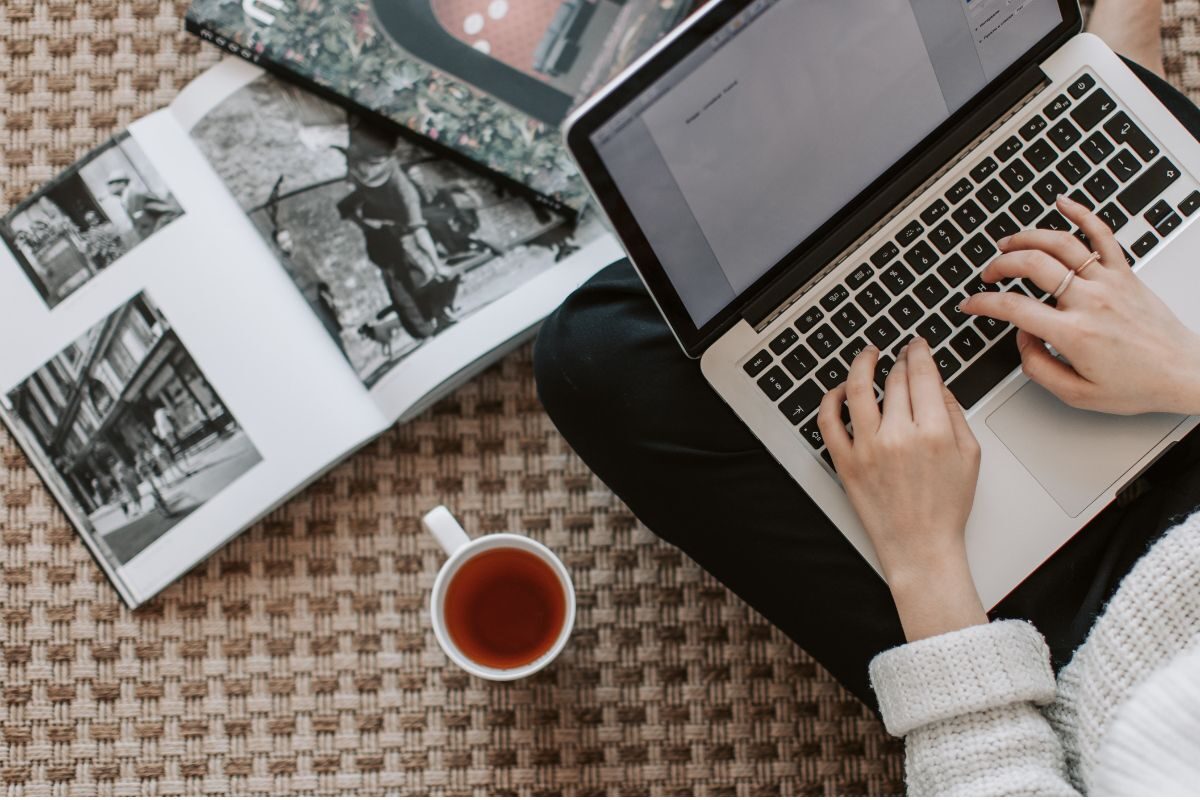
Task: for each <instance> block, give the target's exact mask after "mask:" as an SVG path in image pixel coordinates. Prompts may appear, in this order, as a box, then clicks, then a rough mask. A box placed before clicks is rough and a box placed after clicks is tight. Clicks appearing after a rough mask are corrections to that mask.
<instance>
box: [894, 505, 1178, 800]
mask: <svg viewBox="0 0 1200 800" xmlns="http://www.w3.org/2000/svg"><path fill="white" fill-rule="evenodd" d="M871 681H872V683H873V684H874V686H875V693H876V695H877V696H878V698H879V704H880V711H881V713H882V715H883V720H884V724H885V725H886V726H887V729H888V731H889V732H891V733H892V734H893V735H896V736H904V737H905V748H906V750H907V753H908V759H907V772H908V790H909V793H910V794H914V795H943V794H944V795H1013V794H1018V795H1067V794H1077V793H1083V794H1102V795H1112V794H1155V795H1162V794H1198V793H1200V512H1197V513H1195V514H1193V515H1192V516H1191V517H1189V518H1188V519H1187V520H1185V521H1184V522H1183V523H1181V524H1180V525H1178V526H1176V527H1175V528H1173V529H1172V530H1171V531H1169V532H1168V533H1167V534H1166V535H1165V536H1163V538H1162V539H1161V540H1159V542H1158V543H1157V544H1155V545H1154V547H1153V548H1152V549H1151V550H1150V552H1149V553H1147V554H1146V555H1145V556H1143V557H1142V559H1141V560H1140V561H1138V563H1137V564H1136V565H1135V566H1134V568H1133V570H1132V571H1130V573H1129V575H1127V576H1126V577H1125V579H1124V580H1123V581H1122V582H1121V586H1120V587H1119V588H1118V590H1117V592H1116V594H1115V595H1114V596H1113V598H1112V600H1111V601H1109V604H1108V606H1107V607H1106V608H1105V610H1104V613H1103V615H1102V616H1101V617H1100V618H1099V619H1098V620H1097V621H1096V624H1095V625H1094V626H1093V628H1092V630H1091V632H1090V633H1089V634H1088V638H1087V641H1086V642H1084V644H1083V645H1082V646H1081V647H1080V648H1079V649H1078V650H1077V651H1075V655H1074V656H1073V657H1072V659H1071V663H1070V664H1068V665H1067V666H1066V667H1065V668H1064V669H1063V670H1062V672H1061V673H1060V674H1059V676H1058V681H1057V685H1056V683H1055V678H1054V672H1053V670H1052V669H1051V667H1050V653H1049V650H1048V649H1047V647H1046V643H1045V640H1044V639H1042V636H1041V634H1039V633H1038V632H1037V630H1036V629H1035V628H1034V627H1033V626H1032V625H1030V624H1029V623H1027V622H1021V621H1016V620H1007V621H1003V622H993V623H991V624H989V625H979V626H976V627H973V628H967V629H965V630H961V631H956V632H954V633H948V634H945V635H943V636H937V637H934V638H931V639H925V640H922V641H918V642H914V643H912V644H907V645H903V646H901V647H897V648H895V649H893V650H889V651H887V652H885V653H881V654H880V655H879V656H877V657H876V658H875V660H874V661H872V662H871Z"/></svg>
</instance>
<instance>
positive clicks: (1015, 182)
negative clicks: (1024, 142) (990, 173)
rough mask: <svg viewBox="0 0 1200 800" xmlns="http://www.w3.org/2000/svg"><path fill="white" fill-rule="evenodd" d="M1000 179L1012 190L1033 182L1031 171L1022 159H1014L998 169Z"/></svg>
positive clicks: (1020, 188)
mask: <svg viewBox="0 0 1200 800" xmlns="http://www.w3.org/2000/svg"><path fill="white" fill-rule="evenodd" d="M1000 180H1002V181H1004V183H1005V184H1006V185H1007V186H1008V188H1010V189H1012V190H1013V191H1014V192H1019V191H1021V190H1023V189H1024V188H1025V187H1026V186H1028V185H1029V184H1031V183H1033V171H1032V170H1030V169H1029V167H1027V166H1025V162H1023V161H1014V162H1012V163H1011V164H1009V165H1008V166H1007V167H1005V168H1004V169H1003V170H1001V171H1000Z"/></svg>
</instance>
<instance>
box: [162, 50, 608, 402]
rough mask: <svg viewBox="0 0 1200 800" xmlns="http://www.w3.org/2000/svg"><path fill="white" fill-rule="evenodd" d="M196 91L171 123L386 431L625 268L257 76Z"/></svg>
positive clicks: (329, 107)
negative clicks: (385, 422) (232, 201)
mask: <svg viewBox="0 0 1200 800" xmlns="http://www.w3.org/2000/svg"><path fill="white" fill-rule="evenodd" d="M201 80H202V81H207V82H208V83H207V84H201V83H199V82H197V83H196V84H193V87H189V89H188V90H187V91H185V92H184V94H183V95H181V97H180V99H179V100H178V101H176V104H175V106H174V107H173V108H174V109H175V111H176V114H177V116H178V117H179V119H180V121H181V122H182V123H183V124H184V125H185V126H187V127H188V129H189V130H190V133H191V136H192V139H193V140H194V141H195V143H196V145H197V146H198V147H199V148H200V150H201V151H202V152H203V153H204V154H205V157H206V158H207V159H208V160H209V162H210V163H211V164H212V166H213V168H214V169H215V170H216V171H217V173H218V174H219V175H220V176H221V179H222V180H223V181H224V183H225V185H226V186H227V187H228V189H229V191H230V192H231V193H232V194H233V195H234V197H235V198H236V199H237V203H238V205H239V206H240V207H241V208H242V210H243V211H244V212H245V214H246V216H247V217H248V218H249V219H250V221H251V222H253V223H254V225H255V226H256V227H257V228H258V230H259V232H260V233H261V235H262V237H263V240H264V242H266V243H267V245H268V246H269V247H270V248H271V249H272V250H273V251H274V253H275V257H276V258H277V260H278V262H279V263H280V264H281V265H282V266H283V268H284V271H285V272H286V274H287V275H288V276H289V277H290V278H291V280H292V281H293V282H294V283H295V285H296V287H297V288H298V289H299V290H300V293H301V294H302V295H303V296H304V298H305V299H306V300H307V301H308V303H309V305H310V307H311V309H312V312H313V316H314V317H315V318H316V319H318V320H319V321H320V324H321V325H322V327H323V328H324V329H325V331H326V332H327V334H328V336H329V339H330V340H331V341H332V342H333V343H334V344H335V345H336V346H337V347H338V348H339V350H340V351H341V352H342V354H343V356H344V358H345V360H346V361H347V363H349V365H350V366H351V368H352V369H353V370H354V372H355V374H356V375H358V377H359V379H360V380H361V382H362V384H363V386H365V387H367V388H368V389H371V390H372V395H373V396H374V397H375V399H376V401H377V403H378V404H379V406H380V408H381V409H382V410H383V411H384V413H385V414H386V416H388V417H389V418H392V419H395V418H399V417H401V416H408V415H409V414H410V413H411V411H412V408H413V406H414V405H415V404H416V403H417V402H418V401H420V400H421V399H422V398H424V397H425V396H427V395H429V394H430V393H432V392H435V391H436V390H438V389H439V388H440V387H443V385H444V384H446V383H447V382H449V381H451V380H454V379H459V380H461V378H462V375H461V374H460V373H462V372H463V371H464V370H466V369H467V368H468V367H470V366H472V365H474V364H475V363H476V362H477V361H479V360H480V359H482V358H483V357H484V356H485V355H487V354H491V353H494V351H496V349H497V348H498V347H500V346H501V345H504V344H506V343H510V342H511V341H512V340H514V339H515V338H516V337H518V336H520V335H521V334H522V333H525V332H527V331H529V330H530V329H531V328H532V326H534V325H536V324H537V323H538V322H540V321H541V319H542V318H543V317H544V316H545V315H546V314H548V313H549V312H550V311H552V310H553V309H554V308H555V307H556V306H557V305H558V304H559V303H561V302H562V300H563V298H564V297H565V296H566V294H567V293H568V292H569V291H570V290H571V289H573V288H574V287H576V286H578V285H579V284H580V283H582V282H583V281H584V280H586V279H587V278H588V277H590V276H591V275H592V274H593V273H594V272H595V271H596V270H598V269H599V268H601V267H603V266H604V265H606V264H608V263H610V262H611V261H614V260H616V259H617V258H619V257H620V256H621V252H620V248H619V247H618V246H617V244H616V242H615V240H614V239H613V237H612V236H611V235H609V234H608V233H607V232H606V231H605V229H604V228H603V226H602V225H601V224H600V223H599V221H598V220H597V219H595V218H594V217H589V216H587V215H585V217H584V218H583V221H582V222H578V223H576V222H575V221H573V220H571V219H569V218H567V217H564V216H561V215H558V214H555V213H553V212H551V211H549V210H547V209H546V208H544V207H542V206H539V205H537V204H535V203H532V202H530V201H529V200H528V199H527V198H526V197H524V196H521V195H517V194H514V193H512V192H509V191H507V190H506V189H505V188H504V187H503V186H501V185H498V184H497V183H495V182H494V181H492V180H490V179H489V178H487V177H486V176H484V175H481V174H479V173H477V172H475V171H472V170H470V169H468V168H466V167H464V166H462V165H460V164H458V163H457V162H451V161H449V160H447V159H445V158H443V157H441V156H439V155H437V154H434V153H432V152H430V151H428V150H426V149H424V148H422V147H420V146H418V145H415V144H413V143H412V142H410V141H408V140H407V139H402V138H399V137H397V136H396V135H395V134H394V133H391V132H388V131H385V130H383V129H381V128H379V127H376V126H372V125H368V124H367V123H365V122H364V121H362V120H359V119H356V118H355V117H354V116H353V115H351V114H348V113H347V112H346V111H345V110H344V109H342V108H341V107H339V106H337V105H334V104H332V103H329V102H326V101H324V100H322V99H320V98H318V97H316V96H314V95H312V94H310V93H308V92H306V91H304V90H303V89H300V88H298V87H295V86H292V85H290V84H287V83H285V82H283V81H281V80H279V79H277V78H275V77H273V76H270V75H267V74H265V73H262V72H260V71H259V70H257V69H255V68H253V67H250V66H247V65H244V64H241V63H238V62H226V63H225V64H223V65H221V67H219V68H217V69H215V70H212V71H210V73H208V75H206V76H204V78H202V79H201ZM217 81H221V88H220V89H217V88H215V85H216V82H217ZM217 97H220V98H221V99H220V100H219V101H216V102H214V98H217ZM199 98H203V100H201V99H199Z"/></svg>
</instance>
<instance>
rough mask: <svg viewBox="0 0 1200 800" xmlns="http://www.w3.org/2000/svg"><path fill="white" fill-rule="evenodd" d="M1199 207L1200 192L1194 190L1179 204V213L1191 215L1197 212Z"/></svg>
mask: <svg viewBox="0 0 1200 800" xmlns="http://www.w3.org/2000/svg"><path fill="white" fill-rule="evenodd" d="M1197 208H1200V192H1192V193H1191V194H1189V195H1188V196H1187V197H1185V198H1183V202H1182V203H1180V204H1179V213H1180V214H1183V215H1184V216H1185V217H1190V216H1191V215H1192V214H1195V213H1196V209H1197Z"/></svg>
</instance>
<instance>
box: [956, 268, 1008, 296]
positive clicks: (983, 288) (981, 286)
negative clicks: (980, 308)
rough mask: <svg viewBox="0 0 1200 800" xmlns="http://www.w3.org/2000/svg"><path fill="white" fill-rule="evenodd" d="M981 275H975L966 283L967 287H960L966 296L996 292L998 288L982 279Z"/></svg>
mask: <svg viewBox="0 0 1200 800" xmlns="http://www.w3.org/2000/svg"><path fill="white" fill-rule="evenodd" d="M982 275H983V273H980V274H979V275H976V276H975V277H973V278H971V280H969V281H967V285H966V286H964V287H962V288H963V291H964V292H966V293H967V294H983V293H984V292H998V291H1000V287H999V286H997V285H996V284H994V283H988V282H987V281H985V280H984V279H983V277H982Z"/></svg>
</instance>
